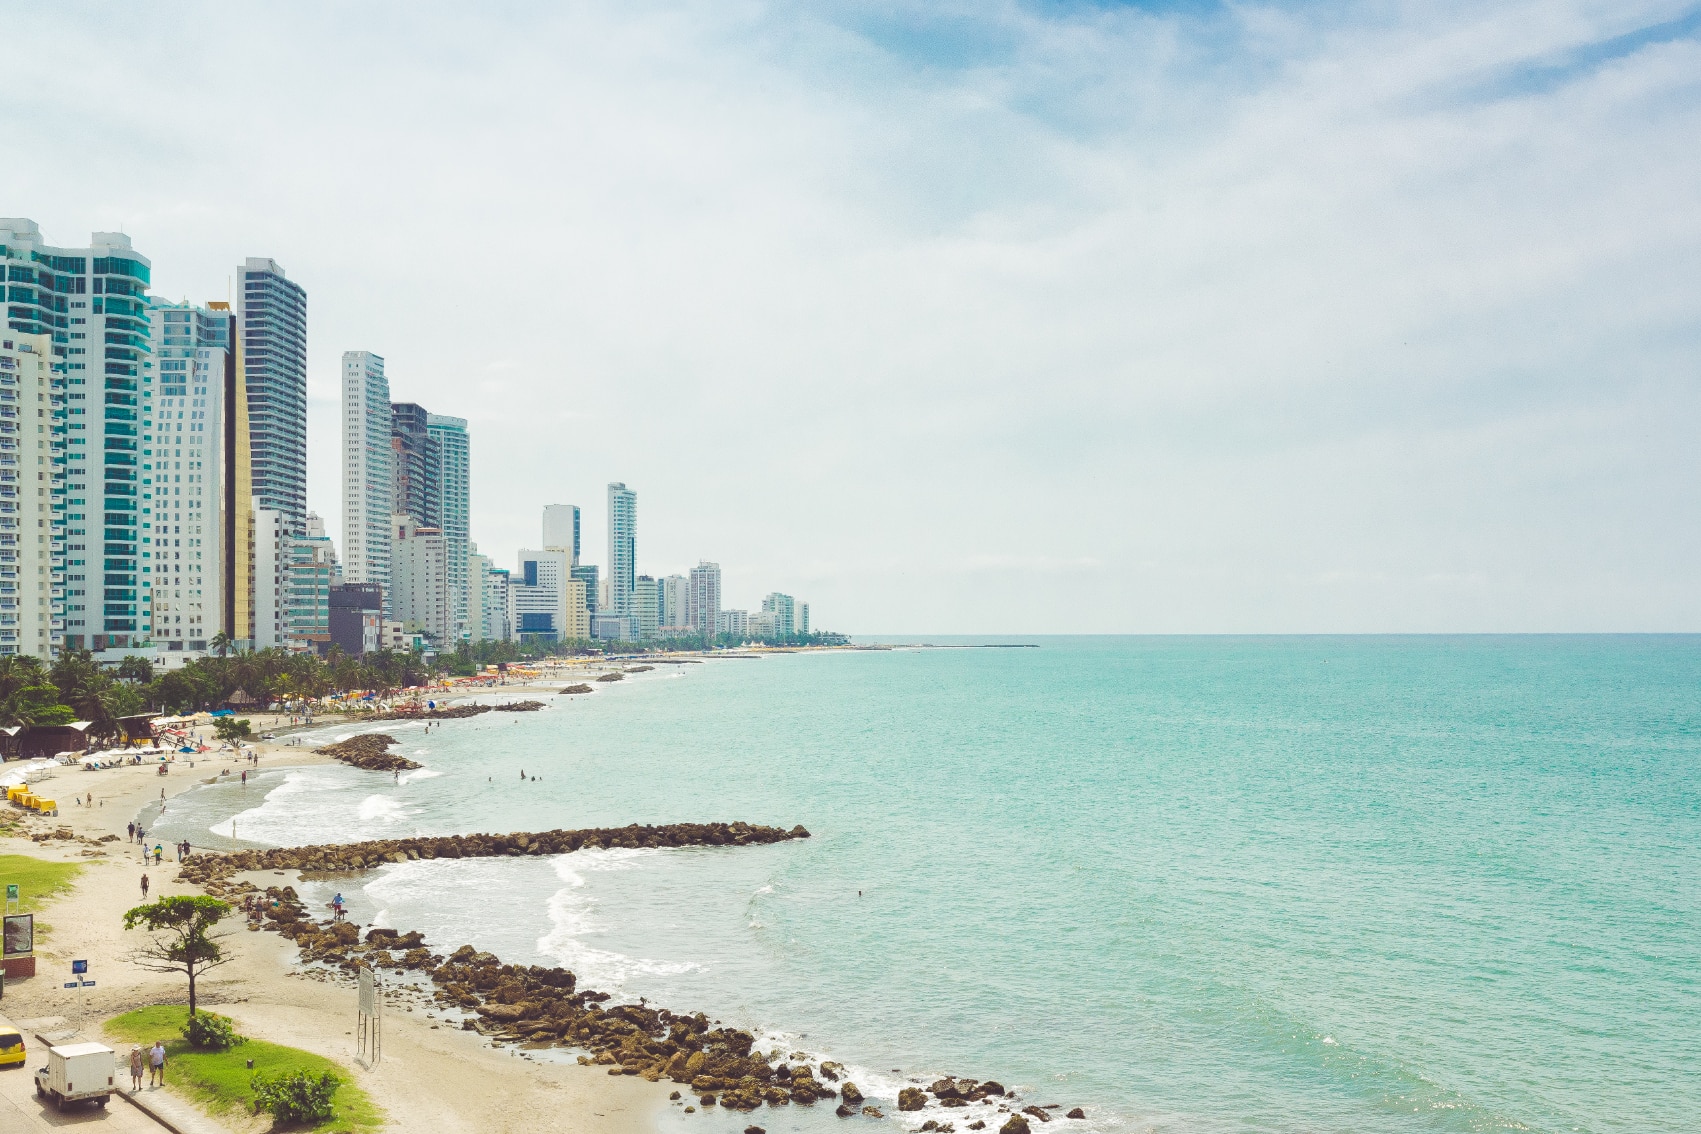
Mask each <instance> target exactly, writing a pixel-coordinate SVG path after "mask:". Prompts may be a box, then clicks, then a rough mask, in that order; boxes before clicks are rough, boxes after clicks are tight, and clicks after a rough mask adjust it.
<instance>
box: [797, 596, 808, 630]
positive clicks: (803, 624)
mask: <svg viewBox="0 0 1701 1134" xmlns="http://www.w3.org/2000/svg"><path fill="white" fill-rule="evenodd" d="M797 632H798V633H799V634H807V633H809V604H808V603H806V602H800V603H798V604H797Z"/></svg>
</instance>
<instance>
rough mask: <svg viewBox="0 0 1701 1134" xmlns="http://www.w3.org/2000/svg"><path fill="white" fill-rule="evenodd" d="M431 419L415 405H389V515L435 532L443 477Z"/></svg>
mask: <svg viewBox="0 0 1701 1134" xmlns="http://www.w3.org/2000/svg"><path fill="white" fill-rule="evenodd" d="M430 418H431V414H430V413H428V412H427V411H426V408H425V407H424V406H422V405H418V404H416V403H414V402H392V403H391V404H390V460H391V463H392V464H393V466H394V473H393V478H392V480H391V489H392V493H391V500H390V512H391V514H392V515H396V516H412V517H413V518H414V519H415V520H417V521H419V522H420V523H421V524H425V525H427V526H429V527H434V528H435V527H438V526H439V525H440V523H441V520H442V517H441V516H439V515H438V509H437V497H438V492H437V482H438V481H439V480H440V479H441V478H442V475H443V451H442V448H441V445H440V444H439V442H438V441H437V439H436V438H435V437H433V436H432V435H431V429H430V426H429V422H430Z"/></svg>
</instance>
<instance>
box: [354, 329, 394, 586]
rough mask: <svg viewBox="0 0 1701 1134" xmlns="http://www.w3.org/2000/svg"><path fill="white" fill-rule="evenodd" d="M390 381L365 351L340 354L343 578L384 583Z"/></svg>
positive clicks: (390, 489)
mask: <svg viewBox="0 0 1701 1134" xmlns="http://www.w3.org/2000/svg"><path fill="white" fill-rule="evenodd" d="M390 421H391V417H390V383H389V380H388V379H386V378H385V377H384V360H383V359H382V358H380V357H379V356H378V355H375V354H373V353H372V352H371V351H366V350H351V351H345V352H344V353H343V559H344V567H343V577H344V578H345V579H346V580H347V581H348V582H350V583H376V584H378V586H379V587H380V588H384V587H388V586H389V585H390V516H391V515H392V514H393V513H392V507H393V505H394V502H395V473H394V469H393V467H392V463H391V458H392V453H391V449H390Z"/></svg>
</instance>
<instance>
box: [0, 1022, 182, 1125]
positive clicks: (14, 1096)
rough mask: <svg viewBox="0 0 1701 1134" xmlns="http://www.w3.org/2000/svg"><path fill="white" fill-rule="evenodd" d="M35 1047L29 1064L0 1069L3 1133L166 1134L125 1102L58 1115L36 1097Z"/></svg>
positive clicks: (88, 1106) (88, 1105) (33, 1045)
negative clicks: (45, 1131) (54, 1131)
mask: <svg viewBox="0 0 1701 1134" xmlns="http://www.w3.org/2000/svg"><path fill="white" fill-rule="evenodd" d="M37 1046H38V1045H36V1044H31V1045H30V1061H29V1063H28V1064H26V1065H24V1066H22V1067H4V1068H0V1130H4V1131H5V1132H6V1134H12V1132H13V1131H18V1132H19V1134H24V1132H25V1131H28V1134H36V1132H37V1131H42V1130H87V1131H89V1132H90V1134H96V1132H99V1134H165V1127H163V1126H161V1125H159V1124H158V1123H157V1122H155V1121H154V1120H153V1119H151V1118H149V1117H148V1116H147V1115H145V1114H143V1113H142V1112H141V1111H139V1110H137V1109H136V1108H135V1107H133V1106H131V1105H130V1104H129V1103H127V1102H124V1101H123V1100H122V1099H111V1100H109V1101H108V1102H107V1104H106V1109H105V1110H101V1109H100V1108H99V1107H96V1106H93V1105H91V1104H89V1103H84V1104H83V1105H82V1106H78V1107H73V1108H72V1109H70V1110H67V1111H66V1112H65V1113H63V1114H61V1113H59V1112H58V1111H57V1110H55V1109H53V1106H52V1104H50V1103H45V1102H43V1101H41V1100H39V1099H37V1098H36V1097H35V1078H34V1075H35V1069H36V1067H38V1066H39V1063H38V1062H37V1060H36V1058H35V1052H36V1048H37Z"/></svg>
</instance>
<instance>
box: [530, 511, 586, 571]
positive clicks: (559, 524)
mask: <svg viewBox="0 0 1701 1134" xmlns="http://www.w3.org/2000/svg"><path fill="white" fill-rule="evenodd" d="M579 537H580V532H579V506H578V505H577V504H545V505H544V508H543V546H544V549H545V550H548V551H565V552H566V553H567V555H568V559H567V565H568V566H569V567H577V566H578V565H579ZM593 570H595V568H593Z"/></svg>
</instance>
